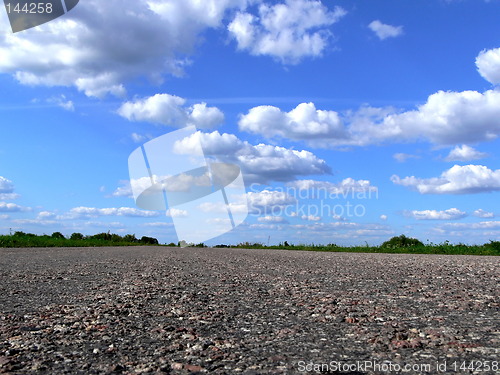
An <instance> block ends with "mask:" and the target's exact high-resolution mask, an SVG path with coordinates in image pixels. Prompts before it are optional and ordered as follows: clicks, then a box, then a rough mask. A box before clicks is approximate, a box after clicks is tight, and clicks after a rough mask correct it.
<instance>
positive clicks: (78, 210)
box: [60, 207, 162, 218]
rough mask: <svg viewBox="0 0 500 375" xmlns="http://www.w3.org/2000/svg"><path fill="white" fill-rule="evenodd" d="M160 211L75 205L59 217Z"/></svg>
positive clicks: (152, 214)
mask: <svg viewBox="0 0 500 375" xmlns="http://www.w3.org/2000/svg"><path fill="white" fill-rule="evenodd" d="M161 214H162V213H161V212H158V211H143V210H139V209H137V208H132V207H119V208H95V207H75V208H72V209H71V210H70V211H69V214H68V215H66V216H62V217H60V218H88V217H100V216H127V217H157V216H160V215H161Z"/></svg>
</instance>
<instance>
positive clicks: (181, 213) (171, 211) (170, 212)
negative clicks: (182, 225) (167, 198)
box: [167, 208, 188, 217]
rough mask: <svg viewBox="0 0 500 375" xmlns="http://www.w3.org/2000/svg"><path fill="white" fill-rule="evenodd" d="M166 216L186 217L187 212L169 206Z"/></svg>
mask: <svg viewBox="0 0 500 375" xmlns="http://www.w3.org/2000/svg"><path fill="white" fill-rule="evenodd" d="M167 216H168V217H187V216H188V212H187V211H186V210H179V209H178V208H169V209H168V210H167Z"/></svg>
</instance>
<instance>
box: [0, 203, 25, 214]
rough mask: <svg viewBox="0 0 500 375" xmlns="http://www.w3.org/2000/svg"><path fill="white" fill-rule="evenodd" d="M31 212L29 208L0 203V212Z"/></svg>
mask: <svg viewBox="0 0 500 375" xmlns="http://www.w3.org/2000/svg"><path fill="white" fill-rule="evenodd" d="M22 211H31V208H29V207H23V206H20V205H18V204H15V203H5V202H0V212H22Z"/></svg>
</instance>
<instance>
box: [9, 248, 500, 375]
mask: <svg viewBox="0 0 500 375" xmlns="http://www.w3.org/2000/svg"><path fill="white" fill-rule="evenodd" d="M499 276H500V273H499V258H496V257H476V256H440V255H410V254H360V253H325V252H303V251H286V250H243V249H211V248H184V249H181V248H167V247H128V248H50V249H0V281H1V282H0V373H2V374H155V373H157V374H164V373H165V374H248V375H250V374H298V373H309V374H315V373H323V374H324V373H331V374H381V373H394V374H396V373H402V372H398V371H396V370H397V367H394V366H397V365H399V366H405V365H409V366H416V367H414V368H412V369H411V371H408V372H405V373H407V374H435V373H439V374H444V373H459V374H469V373H477V374H494V373H499V371H495V369H497V368H498V367H496V368H495V367H494V363H495V361H498V360H499V347H500V333H499V327H500V317H499V294H500V293H499V285H498V280H499V279H500V277H499ZM333 361H336V362H341V363H342V365H343V367H340V369H339V368H338V364H336V363H333ZM362 361H369V363H371V366H375V367H374V368H370V367H369V366H365V367H360V366H358V364H361V363H362ZM444 361H446V369H445V368H444V367H443V364H444ZM488 361H489V362H488ZM358 362H359V363H358ZM436 362H439V363H440V366H441V367H440V371H438V368H437V367H436ZM363 363H364V362H363ZM464 364H465V365H467V366H468V368H465V367H464ZM321 365H322V366H321ZM335 366H337V367H335ZM377 366H379V367H377ZM384 366H385V367H384ZM388 366H392V367H388ZM417 366H419V367H417ZM425 366H431V367H430V369H429V368H425ZM459 366H461V367H462V368H460V367H459ZM488 366H489V371H487V369H488ZM320 367H322V368H320ZM418 368H422V369H421V370H419V369H418ZM319 370H322V371H323V372H320V371H319ZM379 370H380V371H379Z"/></svg>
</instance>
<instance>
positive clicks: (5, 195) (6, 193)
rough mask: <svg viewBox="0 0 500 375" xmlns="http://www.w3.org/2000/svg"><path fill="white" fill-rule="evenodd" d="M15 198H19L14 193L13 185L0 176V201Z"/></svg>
mask: <svg viewBox="0 0 500 375" xmlns="http://www.w3.org/2000/svg"><path fill="white" fill-rule="evenodd" d="M17 198H19V194H16V193H14V183H13V182H12V181H11V180H8V179H6V178H5V177H2V176H0V199H1V200H12V199H17Z"/></svg>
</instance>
